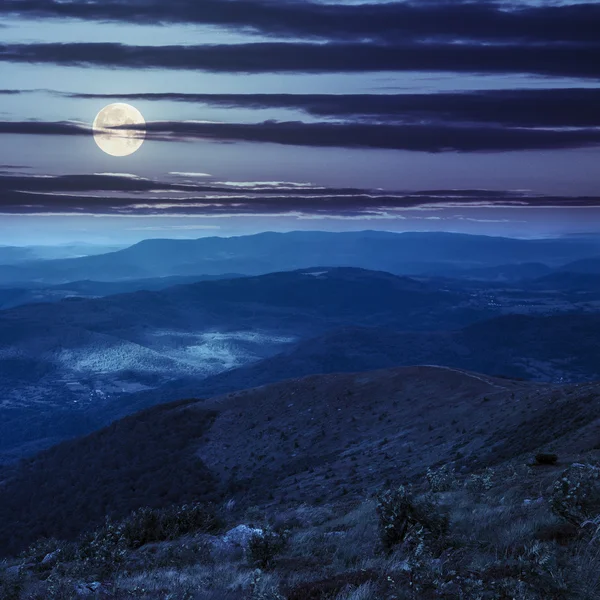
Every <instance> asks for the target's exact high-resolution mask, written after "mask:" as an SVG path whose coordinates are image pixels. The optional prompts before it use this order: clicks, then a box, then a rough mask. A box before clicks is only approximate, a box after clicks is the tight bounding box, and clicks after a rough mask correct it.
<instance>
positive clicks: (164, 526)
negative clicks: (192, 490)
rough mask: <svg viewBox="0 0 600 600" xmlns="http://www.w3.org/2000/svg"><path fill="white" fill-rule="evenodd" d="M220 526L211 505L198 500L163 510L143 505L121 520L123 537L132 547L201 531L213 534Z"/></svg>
mask: <svg viewBox="0 0 600 600" xmlns="http://www.w3.org/2000/svg"><path fill="white" fill-rule="evenodd" d="M219 527H220V521H219V518H218V517H217V515H216V513H215V511H214V510H213V509H212V507H210V506H208V505H205V504H202V503H199V502H198V503H194V504H184V505H182V506H173V507H170V508H167V509H162V510H158V509H152V508H140V509H139V510H136V511H134V512H133V513H132V514H131V515H130V516H129V517H127V518H126V519H124V520H123V521H122V530H123V537H124V540H125V543H126V544H127V546H128V547H129V548H139V547H140V546H143V545H145V544H149V543H152V542H163V541H166V540H173V539H176V538H179V537H181V536H182V535H186V534H188V533H195V532H198V531H202V532H206V533H210V532H214V531H216V530H217V529H218V528H219Z"/></svg>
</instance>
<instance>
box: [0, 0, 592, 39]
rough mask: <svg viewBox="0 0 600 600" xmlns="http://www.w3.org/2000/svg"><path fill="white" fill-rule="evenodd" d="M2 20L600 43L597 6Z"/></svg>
mask: <svg viewBox="0 0 600 600" xmlns="http://www.w3.org/2000/svg"><path fill="white" fill-rule="evenodd" d="M0 14H8V15H16V16H23V17H30V18H36V19H39V18H44V17H46V18H52V17H54V18H59V19H65V18H76V19H86V20H93V21H118V22H125V23H131V24H136V25H137V24H146V25H147V24H150V25H155V24H157V23H158V24H160V23H190V24H209V25H217V26H222V27H227V28H230V29H234V30H237V31H240V32H252V33H260V34H262V35H264V36H279V37H285V38H290V37H296V38H309V39H310V38H314V39H328V40H382V41H396V40H398V39H404V40H425V41H431V40H446V41H454V40H486V41H493V42H507V41H518V42H536V43H538V42H542V43H543V42H582V41H589V42H596V41H597V39H598V31H599V30H600V6H598V4H597V3H595V2H588V3H577V4H572V3H569V4H564V3H561V4H550V3H545V4H538V5H532V4H526V3H523V2H518V1H512V2H510V1H503V2H496V1H492V0H479V1H477V2H472V1H468V0H454V1H453V2H448V1H447V0H437V1H435V0H434V1H425V0H412V1H408V2H373V1H371V2H370V3H368V2H365V3H360V4H350V3H336V4H333V3H321V2H308V1H301V2H299V1H291V0H275V1H274V0H238V1H233V0H201V1H198V0H177V1H176V2H165V1H164V0H136V1H135V2H132V1H130V0H86V1H81V0H3V2H2V3H1V4H0Z"/></svg>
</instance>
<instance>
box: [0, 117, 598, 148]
mask: <svg viewBox="0 0 600 600" xmlns="http://www.w3.org/2000/svg"><path fill="white" fill-rule="evenodd" d="M127 128H128V129H134V128H135V127H133V126H128V127H127ZM145 129H146V137H147V138H149V139H154V140H161V141H178V140H184V139H196V140H207V141H243V142H262V143H273V144H283V145H292V146H313V147H341V148H377V149H387V150H409V151H419V152H447V151H456V152H506V151H515V150H552V149H561V148H582V147H590V146H596V145H599V144H600V129H591V128H588V129H563V130H559V129H557V130H554V129H525V128H516V127H515V128H508V127H485V126H469V127H467V126H451V125H427V124H426V125H394V124H373V123H356V122H345V123H330V122H321V123H303V122H298V121H292V122H276V121H265V122H262V123H252V124H247V123H207V122H195V121H191V122H190V121H168V122H163V121H155V122H150V123H147V124H146V127H145ZM2 133H12V134H39V135H90V134H91V132H90V130H89V128H84V127H82V126H81V125H79V124H75V123H73V124H71V123H43V122H30V121H27V122H10V121H9V122H6V121H5V122H0V134H2Z"/></svg>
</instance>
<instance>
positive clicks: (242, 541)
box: [223, 525, 263, 549]
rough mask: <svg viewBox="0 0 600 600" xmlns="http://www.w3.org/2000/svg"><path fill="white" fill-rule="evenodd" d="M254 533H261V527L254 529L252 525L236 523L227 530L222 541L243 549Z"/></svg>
mask: <svg viewBox="0 0 600 600" xmlns="http://www.w3.org/2000/svg"><path fill="white" fill-rule="evenodd" d="M255 535H260V536H262V535H263V530H262V529H256V528H254V527H248V525H238V526H237V527H234V528H233V529H231V530H229V531H228V532H227V533H226V534H225V535H224V536H223V541H224V542H225V543H228V544H233V545H235V546H240V547H242V548H244V549H246V548H247V547H248V544H249V543H250V540H251V539H252V537H253V536H255Z"/></svg>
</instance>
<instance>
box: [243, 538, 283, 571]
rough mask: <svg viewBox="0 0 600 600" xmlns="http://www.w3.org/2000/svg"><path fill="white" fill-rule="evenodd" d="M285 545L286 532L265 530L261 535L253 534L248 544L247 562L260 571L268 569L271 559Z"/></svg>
mask: <svg viewBox="0 0 600 600" xmlns="http://www.w3.org/2000/svg"><path fill="white" fill-rule="evenodd" d="M286 544H287V532H283V533H276V532H275V531H273V530H272V529H269V528H266V529H265V530H264V531H263V532H262V535H261V534H258V533H256V534H254V535H253V536H252V537H251V538H250V541H249V542H248V553H247V556H248V561H249V562H250V563H251V564H252V565H255V566H257V567H260V568H261V569H268V568H269V567H270V566H271V565H272V563H273V559H274V558H275V557H276V556H277V555H278V554H280V553H281V552H282V550H283V549H284V548H285V546H286Z"/></svg>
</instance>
